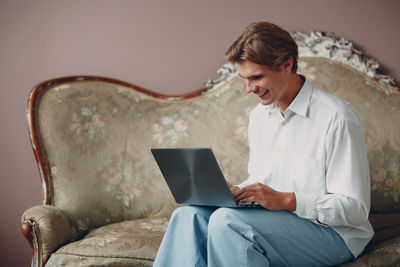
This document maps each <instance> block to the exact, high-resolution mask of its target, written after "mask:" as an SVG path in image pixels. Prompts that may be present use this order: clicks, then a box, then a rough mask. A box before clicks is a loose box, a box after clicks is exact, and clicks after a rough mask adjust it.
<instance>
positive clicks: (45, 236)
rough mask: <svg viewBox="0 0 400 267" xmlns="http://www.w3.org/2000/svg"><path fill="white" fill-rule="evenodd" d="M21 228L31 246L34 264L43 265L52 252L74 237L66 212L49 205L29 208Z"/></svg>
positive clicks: (23, 216) (23, 217)
mask: <svg viewBox="0 0 400 267" xmlns="http://www.w3.org/2000/svg"><path fill="white" fill-rule="evenodd" d="M21 230H22V233H23V234H24V236H25V238H26V239H27V240H28V242H29V243H30V246H31V254H32V263H31V265H32V266H42V265H44V263H45V262H46V261H47V259H48V257H49V256H50V254H51V253H53V252H54V251H55V250H56V249H57V248H59V247H60V246H62V245H63V244H65V243H67V242H69V241H71V240H72V239H73V238H74V234H73V230H72V228H71V226H70V224H69V221H68V219H67V217H66V216H65V215H64V213H63V212H62V211H61V210H60V209H58V208H56V207H54V206H49V205H44V206H43V205H38V206H34V207H32V208H29V209H28V210H26V211H25V212H24V214H23V215H22V220H21Z"/></svg>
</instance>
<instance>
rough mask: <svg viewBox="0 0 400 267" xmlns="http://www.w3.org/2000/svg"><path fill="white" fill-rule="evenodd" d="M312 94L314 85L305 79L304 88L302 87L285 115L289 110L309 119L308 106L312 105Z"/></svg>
mask: <svg viewBox="0 0 400 267" xmlns="http://www.w3.org/2000/svg"><path fill="white" fill-rule="evenodd" d="M311 94H312V84H311V83H310V82H309V81H308V80H307V79H305V81H304V84H303V86H302V87H301V89H300V91H299V93H298V94H297V96H296V97H295V98H294V99H293V101H292V103H291V104H290V105H289V107H288V108H287V109H286V111H285V113H287V112H288V110H290V111H292V112H294V113H296V114H299V115H301V116H303V117H307V111H308V106H309V104H310V99H311Z"/></svg>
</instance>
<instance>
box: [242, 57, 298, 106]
mask: <svg viewBox="0 0 400 267" xmlns="http://www.w3.org/2000/svg"><path fill="white" fill-rule="evenodd" d="M287 63H288V64H287ZM290 63H291V61H290V60H288V61H286V62H285V63H284V64H282V66H281V68H280V70H279V71H275V70H272V69H270V68H269V67H267V66H264V65H258V64H256V63H253V62H251V61H248V60H245V61H243V62H240V63H238V68H239V75H240V77H242V78H243V80H244V82H245V84H246V92H247V93H254V94H256V95H257V96H258V97H259V99H260V103H261V104H263V105H270V104H273V103H274V104H277V105H278V106H279V107H280V106H282V105H283V106H285V105H286V104H287V103H286V102H287V101H289V95H288V93H289V92H288V88H289V80H290V77H289V76H290V75H291V74H292V72H291V65H292V64H290Z"/></svg>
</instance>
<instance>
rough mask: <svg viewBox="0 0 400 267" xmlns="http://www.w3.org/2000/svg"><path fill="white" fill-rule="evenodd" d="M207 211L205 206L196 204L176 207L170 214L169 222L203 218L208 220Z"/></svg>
mask: <svg viewBox="0 0 400 267" xmlns="http://www.w3.org/2000/svg"><path fill="white" fill-rule="evenodd" d="M207 213H208V211H207V210H206V209H205V208H202V207H197V206H182V207H179V208H177V209H176V210H175V211H174V212H173V213H172V215H171V222H172V221H174V220H183V219H184V220H190V221H192V220H196V219H198V218H204V219H207V220H208V215H207Z"/></svg>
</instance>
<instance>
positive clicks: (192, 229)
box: [153, 206, 353, 267]
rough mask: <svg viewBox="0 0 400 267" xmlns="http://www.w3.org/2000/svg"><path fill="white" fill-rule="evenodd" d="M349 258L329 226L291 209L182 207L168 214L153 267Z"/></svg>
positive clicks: (254, 265)
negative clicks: (170, 214) (304, 217)
mask: <svg viewBox="0 0 400 267" xmlns="http://www.w3.org/2000/svg"><path fill="white" fill-rule="evenodd" d="M352 259H353V255H352V253H351V252H350V251H349V250H348V248H347V246H346V244H345V243H344V241H343V239H342V238H341V237H340V236H339V235H338V234H337V233H336V232H335V231H334V230H332V229H331V228H329V227H324V226H320V225H317V224H314V223H312V222H311V221H309V220H306V219H302V218H300V217H298V216H297V215H295V214H293V213H291V212H287V211H269V210H266V209H262V208H212V207H196V206H184V207H181V208H178V209H176V210H175V211H174V213H173V214H172V217H171V221H170V225H169V227H168V229H167V232H166V233H165V236H164V238H163V240H162V242H161V246H160V249H159V251H158V253H157V257H156V259H155V261H154V265H153V266H155V267H158V266H166V267H180V266H182V267H190V266H211V267H212V266H215V267H223V266H227V267H235V266H250V267H257V266H263V267H266V266H307V267H308V266H335V265H340V264H342V263H345V262H348V261H350V260H352Z"/></svg>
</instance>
